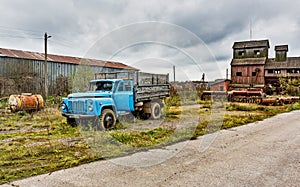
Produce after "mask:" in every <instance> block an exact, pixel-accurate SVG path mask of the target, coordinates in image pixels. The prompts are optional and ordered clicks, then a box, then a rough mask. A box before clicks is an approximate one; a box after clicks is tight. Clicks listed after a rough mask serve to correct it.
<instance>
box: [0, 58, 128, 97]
mask: <svg viewBox="0 0 300 187" xmlns="http://www.w3.org/2000/svg"><path fill="white" fill-rule="evenodd" d="M47 67H48V68H47V69H48V89H49V90H48V93H49V95H55V94H57V92H56V91H57V87H58V86H60V85H57V84H58V83H57V78H58V77H60V78H62V77H63V78H65V79H67V78H70V77H71V76H72V75H74V73H75V72H76V69H77V67H78V64H72V63H62V62H51V61H48V65H47ZM91 69H92V70H93V71H94V72H95V73H96V72H114V71H125V70H124V69H120V68H110V67H102V66H91ZM43 80H44V61H41V60H30V59H22V58H12V57H5V56H0V95H1V96H4V95H5V96H7V95H10V94H20V93H24V92H30V93H34V94H41V93H43Z"/></svg>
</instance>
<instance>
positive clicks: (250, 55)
mask: <svg viewBox="0 0 300 187" xmlns="http://www.w3.org/2000/svg"><path fill="white" fill-rule="evenodd" d="M232 48H233V59H232V61H231V84H230V89H234V90H242V89H247V88H262V89H263V88H266V87H267V86H272V87H276V88H279V87H280V84H279V77H290V78H298V77H300V57H288V56H287V52H288V45H278V46H275V58H269V57H268V56H269V48H270V45H269V40H252V41H242V42H235V43H234V44H233V47H232Z"/></svg>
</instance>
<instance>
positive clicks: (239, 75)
mask: <svg viewBox="0 0 300 187" xmlns="http://www.w3.org/2000/svg"><path fill="white" fill-rule="evenodd" d="M235 75H236V76H237V77H241V76H242V75H243V74H242V72H236V73H235Z"/></svg>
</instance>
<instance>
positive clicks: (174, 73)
mask: <svg viewBox="0 0 300 187" xmlns="http://www.w3.org/2000/svg"><path fill="white" fill-rule="evenodd" d="M173 76H174V82H175V66H173Z"/></svg>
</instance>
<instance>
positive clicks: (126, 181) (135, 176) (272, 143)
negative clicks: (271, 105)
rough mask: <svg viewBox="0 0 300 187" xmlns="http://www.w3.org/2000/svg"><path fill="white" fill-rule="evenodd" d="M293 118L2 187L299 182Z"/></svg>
mask: <svg viewBox="0 0 300 187" xmlns="http://www.w3.org/2000/svg"><path fill="white" fill-rule="evenodd" d="M299 116H300V111H294V112H291V113H285V114H280V115H277V116H275V117H272V118H269V119H266V120H264V121H262V122H256V123H252V124H249V125H245V126H241V127H237V128H232V129H229V130H222V131H219V132H217V133H214V134H211V135H205V136H203V137H199V138H198V139H197V140H194V141H186V142H181V143H178V144H175V145H172V146H169V147H166V148H165V149H155V150H150V151H147V152H141V153H136V154H134V155H131V156H127V157H123V158H117V159H112V160H105V161H99V162H94V163H90V164H85V165H81V166H79V167H75V168H71V169H66V170H61V171H57V172H54V173H50V174H45V175H40V176H36V177H32V178H28V179H24V180H20V181H15V182H12V183H10V184H5V185H3V186H10V187H11V186H16V185H19V186H20V187H23V186H300V123H299ZM210 140H214V141H213V142H212V143H211V141H210ZM210 143H211V144H210ZM203 145H209V146H208V147H207V149H206V147H205V146H203Z"/></svg>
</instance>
